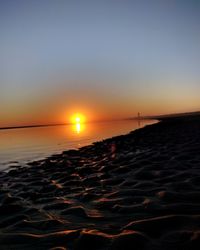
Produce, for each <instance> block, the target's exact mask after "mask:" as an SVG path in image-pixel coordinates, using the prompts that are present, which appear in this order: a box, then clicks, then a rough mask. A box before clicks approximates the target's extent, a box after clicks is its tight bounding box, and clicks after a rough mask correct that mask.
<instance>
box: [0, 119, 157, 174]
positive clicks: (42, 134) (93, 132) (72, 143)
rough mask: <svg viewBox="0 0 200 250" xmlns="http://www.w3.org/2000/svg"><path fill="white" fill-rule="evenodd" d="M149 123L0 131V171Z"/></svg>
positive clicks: (108, 123) (130, 122) (91, 124)
mask: <svg viewBox="0 0 200 250" xmlns="http://www.w3.org/2000/svg"><path fill="white" fill-rule="evenodd" d="M155 122H156V121H153V120H146V121H141V122H140V123H138V121H115V122H101V123H88V124H76V125H65V126H64V125H63V126H55V127H40V128H26V129H12V130H0V170H3V169H7V168H8V167H9V166H13V165H19V164H20V165H25V164H26V163H27V162H29V161H33V160H39V159H41V158H45V157H47V156H49V155H52V154H55V153H60V152H62V151H64V150H67V149H74V148H79V147H82V146H85V145H89V144H91V143H92V142H95V141H99V140H102V139H105V138H109V137H112V136H116V135H121V134H126V133H128V132H130V131H132V130H135V129H138V128H139V127H143V126H145V125H147V124H152V123H155Z"/></svg>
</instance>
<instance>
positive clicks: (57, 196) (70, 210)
mask: <svg viewBox="0 0 200 250" xmlns="http://www.w3.org/2000/svg"><path fill="white" fill-rule="evenodd" d="M0 229H1V231H0V249H1V250H4V249H5V250H18V249H20V250H21V249H25V250H26V249H27V250H28V249H41V250H43V249H54V250H56V249H57V250H59V249H60V250H61V249H62V250H63V249H67V250H96V249H99V250H125V249H126V250H142V249H148V250H160V249H162V250H168V249H169V250H191V249H195V250H197V249H200V118H199V116H196V117H185V118H184V117H181V118H165V119H163V121H162V122H160V123H158V124H154V125H148V126H146V127H145V128H142V129H139V130H136V131H134V132H131V133H130V134H128V135H124V136H118V137H114V138H111V139H107V140H104V141H102V142H97V143H94V144H93V145H91V146H87V147H83V148H81V149H80V150H70V151H66V152H63V153H62V154H59V155H54V156H51V157H49V158H48V159H45V160H42V161H38V162H32V163H31V164H30V165H29V167H28V168H27V167H26V168H25V167H17V168H13V169H11V170H10V171H9V172H8V173H5V172H1V173H0Z"/></svg>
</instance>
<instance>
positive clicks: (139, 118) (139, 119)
mask: <svg viewBox="0 0 200 250" xmlns="http://www.w3.org/2000/svg"><path fill="white" fill-rule="evenodd" d="M140 118H141V117H140V112H138V127H140V125H141V124H140Z"/></svg>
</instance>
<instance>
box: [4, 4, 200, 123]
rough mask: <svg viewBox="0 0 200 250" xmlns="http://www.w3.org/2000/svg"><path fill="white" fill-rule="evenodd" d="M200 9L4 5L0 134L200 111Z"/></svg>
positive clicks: (199, 6)
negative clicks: (76, 121)
mask: <svg viewBox="0 0 200 250" xmlns="http://www.w3.org/2000/svg"><path fill="white" fill-rule="evenodd" d="M199 13H200V1H198V0H187V1H185V0H179V1H178V0H177V1H176V0H166V1H164V0H146V1H143V0H138V1H134V0H123V1H122V0H99V1H95V0H91V1H87V0H80V1H78V0H0V126H12V125H21V124H36V123H49V122H50V123H57V122H68V121H69V116H70V115H71V114H72V113H73V112H83V113H84V114H85V115H86V116H87V117H88V119H89V120H101V119H112V118H123V117H130V116H135V114H136V113H137V112H138V111H140V112H141V113H142V114H145V115H148V114H149V115H151V114H162V113H173V112H184V111H195V110H200V94H199V93H200V70H199V64H200V14H199Z"/></svg>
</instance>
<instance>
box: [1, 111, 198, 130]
mask: <svg viewBox="0 0 200 250" xmlns="http://www.w3.org/2000/svg"><path fill="white" fill-rule="evenodd" d="M199 115H200V111H195V112H185V113H175V114H166V115H153V116H140V117H130V118H124V119H123V118H122V119H119V120H121V121H122V120H146V119H149V120H152V119H155V120H166V119H169V118H184V117H185V118H187V117H194V116H199ZM117 120H118V119H117ZM107 121H116V119H113V120H107ZM94 122H95V121H94ZM96 122H97V121H96ZM98 122H105V121H98ZM64 125H70V123H57V124H38V125H37V124H36V125H22V126H10V127H0V130H8V129H21V128H39V127H53V126H64Z"/></svg>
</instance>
